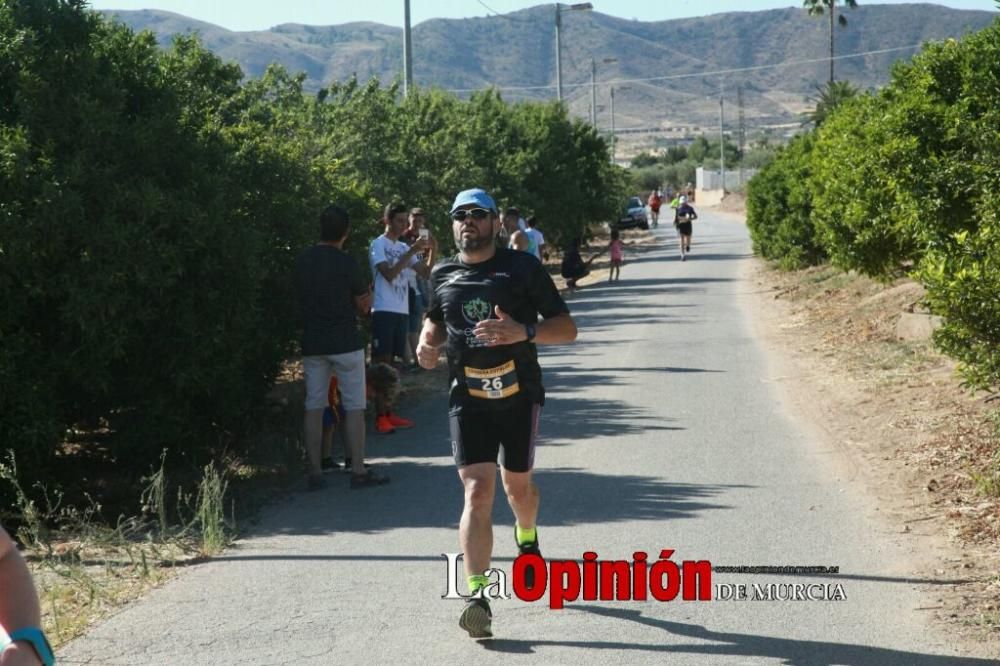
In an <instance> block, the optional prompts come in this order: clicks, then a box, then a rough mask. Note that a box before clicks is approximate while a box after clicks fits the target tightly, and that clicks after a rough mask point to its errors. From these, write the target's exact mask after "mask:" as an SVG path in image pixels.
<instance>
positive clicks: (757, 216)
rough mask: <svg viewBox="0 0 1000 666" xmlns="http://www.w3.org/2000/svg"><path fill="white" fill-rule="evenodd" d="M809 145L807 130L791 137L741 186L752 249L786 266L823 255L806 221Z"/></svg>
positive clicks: (812, 261)
mask: <svg viewBox="0 0 1000 666" xmlns="http://www.w3.org/2000/svg"><path fill="white" fill-rule="evenodd" d="M814 146H815V136H814V135H813V134H811V133H810V134H804V135H801V136H798V137H796V138H794V139H793V140H792V141H791V142H790V143H789V144H788V146H787V147H786V148H783V149H781V150H779V151H778V153H777V155H776V156H775V158H774V160H773V161H772V162H770V163H769V164H767V165H766V166H765V167H764V168H763V169H761V171H760V172H759V173H758V174H757V175H755V176H754V177H753V178H752V179H750V183H749V185H748V186H747V227H748V228H749V230H750V238H751V240H752V242H753V248H754V252H756V253H757V254H759V255H760V256H762V257H764V258H765V259H768V260H771V261H774V262H777V263H778V265H779V266H781V267H782V268H784V269H788V270H790V269H795V268H802V267H803V266H808V265H811V264H817V263H820V262H821V261H823V260H824V259H825V258H826V252H825V251H824V250H823V248H822V246H821V244H820V242H819V238H818V237H817V234H816V230H815V228H814V226H813V224H812V221H811V219H810V218H811V215H812V210H813V201H812V194H811V192H810V191H809V187H808V185H809V179H810V177H811V160H812V153H813V151H814Z"/></svg>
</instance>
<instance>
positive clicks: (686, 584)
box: [441, 549, 712, 610]
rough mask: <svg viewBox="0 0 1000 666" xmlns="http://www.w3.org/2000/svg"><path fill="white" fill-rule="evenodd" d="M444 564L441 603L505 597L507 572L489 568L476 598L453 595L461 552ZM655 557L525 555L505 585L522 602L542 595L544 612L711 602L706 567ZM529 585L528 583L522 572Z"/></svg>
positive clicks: (590, 553) (670, 552)
mask: <svg viewBox="0 0 1000 666" xmlns="http://www.w3.org/2000/svg"><path fill="white" fill-rule="evenodd" d="M441 555H442V557H444V558H446V560H447V566H448V574H447V591H446V592H445V594H443V595H442V596H441V598H442V599H468V598H469V597H471V596H476V595H482V596H486V597H488V598H490V599H510V598H511V595H510V593H509V591H508V589H509V588H508V585H507V573H506V572H505V571H504V570H503V569H499V568H496V567H494V568H491V569H487V570H486V571H484V572H483V575H485V576H486V577H487V578H489V579H490V583H489V584H488V585H487V586H486V587H484V588H481V589H480V590H479V591H478V592H477V593H476V595H471V594H462V593H460V592H459V591H458V588H459V585H462V584H463V582H464V581H463V580H462V572H461V568H460V567H459V561H460V560H461V559H462V553H442V554H441ZM659 555H660V556H659V559H657V560H655V561H653V562H650V561H649V556H648V554H647V553H646V552H645V551H641V550H640V551H636V552H634V553H632V560H631V561H629V560H599V559H598V557H597V553H595V552H593V551H587V552H585V553H584V554H583V561H582V562H581V561H578V560H545V559H544V558H542V557H541V556H539V555H534V554H526V555H521V556H519V557H518V558H517V559H516V560H514V570H513V572H512V576H511V583H512V587H513V590H514V594H515V595H517V598H518V599H521V600H522V601H530V602H534V601H538V600H539V599H541V598H542V597H544V596H545V595H546V593H548V595H549V608H552V609H555V610H558V609H561V608H562V607H563V604H564V603H565V602H567V601H576V600H578V599H581V598H582V599H583V600H584V601H597V600H601V601H647V600H649V599H653V600H655V601H661V602H668V601H674V600H676V599H677V597H678V595H680V598H681V599H682V600H684V601H710V600H711V599H712V563H711V562H709V561H708V560H698V561H692V560H684V561H683V562H681V563H680V564H678V563H676V562H673V561H672V560H671V558H672V557H673V555H674V551H673V550H669V549H663V550H661V551H660V553H659ZM529 571H530V572H531V573H533V574H534V582H533V584H532V585H528V583H527V580H526V576H527V574H528V572H529Z"/></svg>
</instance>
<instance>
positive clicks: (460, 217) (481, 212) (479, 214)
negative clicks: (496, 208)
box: [451, 208, 493, 222]
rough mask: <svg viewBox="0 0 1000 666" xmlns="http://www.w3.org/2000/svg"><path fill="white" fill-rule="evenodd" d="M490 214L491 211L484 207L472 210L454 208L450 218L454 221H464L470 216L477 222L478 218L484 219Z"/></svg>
mask: <svg viewBox="0 0 1000 666" xmlns="http://www.w3.org/2000/svg"><path fill="white" fill-rule="evenodd" d="M492 214H493V211H490V210H487V209H485V208H473V209H472V210H456V211H455V212H454V213H452V214H451V219H453V220H455V221H456V222H464V221H465V220H466V218H469V217H471V218H472V219H473V220H476V221H477V222H478V221H479V220H485V219H486V218H488V217H489V216H490V215H492Z"/></svg>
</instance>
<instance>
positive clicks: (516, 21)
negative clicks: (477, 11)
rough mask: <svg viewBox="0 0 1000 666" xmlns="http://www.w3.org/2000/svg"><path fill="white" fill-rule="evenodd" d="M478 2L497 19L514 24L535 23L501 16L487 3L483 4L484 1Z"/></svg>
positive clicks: (478, 0) (504, 15)
mask: <svg viewBox="0 0 1000 666" xmlns="http://www.w3.org/2000/svg"><path fill="white" fill-rule="evenodd" d="M476 2H478V3H479V4H481V5H482V6H483V7H486V9H488V10H490V11H491V12H493V15H494V16H496V17H497V18H502V19H507V20H508V21H513V22H514V23H534V21H529V20H527V19H519V18H514V17H513V16H507V15H506V14H501V13H500V12H498V11H497V10H495V9H493V8H492V7H490V6H489V5H487V4H486V3H485V2H483V0H476Z"/></svg>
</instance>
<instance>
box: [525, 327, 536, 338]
mask: <svg viewBox="0 0 1000 666" xmlns="http://www.w3.org/2000/svg"><path fill="white" fill-rule="evenodd" d="M524 334H525V335H527V336H528V339H527V340H525V342H531V341H532V340H534V339H535V325H534V324H525V325H524Z"/></svg>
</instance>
